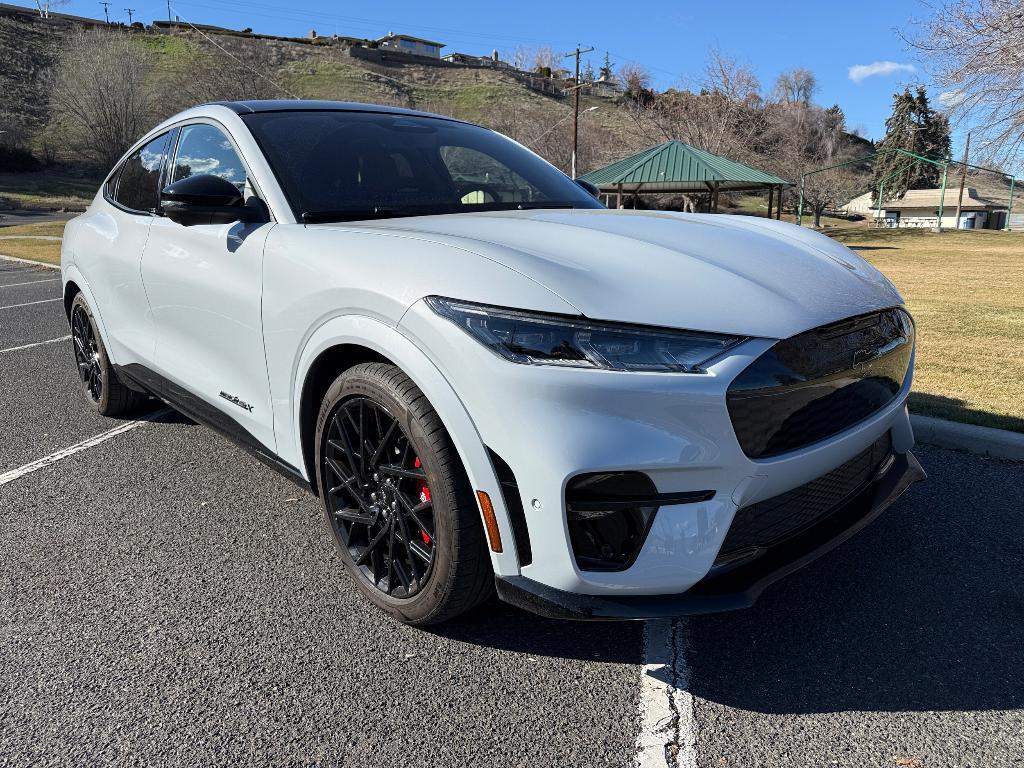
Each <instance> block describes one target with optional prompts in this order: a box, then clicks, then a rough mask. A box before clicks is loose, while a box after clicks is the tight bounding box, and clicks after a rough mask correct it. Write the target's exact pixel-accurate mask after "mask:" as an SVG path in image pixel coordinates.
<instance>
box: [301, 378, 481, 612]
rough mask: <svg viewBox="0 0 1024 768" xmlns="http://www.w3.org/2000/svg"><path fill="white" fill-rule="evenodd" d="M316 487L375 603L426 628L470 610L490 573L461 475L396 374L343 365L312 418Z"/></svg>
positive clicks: (418, 399)
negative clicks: (342, 370)
mask: <svg viewBox="0 0 1024 768" xmlns="http://www.w3.org/2000/svg"><path fill="white" fill-rule="evenodd" d="M316 441H317V481H318V483H319V487H320V493H321V497H322V498H323V502H324V509H325V512H326V515H327V520H328V522H329V524H330V526H331V530H332V531H333V533H334V536H335V540H336V541H337V544H338V549H339V551H340V552H341V555H342V558H343V559H344V562H345V566H346V568H347V569H348V570H349V572H350V573H352V575H353V576H354V577H355V581H356V585H357V586H358V587H359V589H360V591H362V592H363V593H364V594H366V595H367V596H368V597H369V598H370V599H371V600H372V601H373V602H374V603H376V604H377V605H378V606H380V607H382V608H384V609H385V610H387V611H388V612H389V613H391V614H392V615H394V616H395V617H397V618H399V619H400V620H402V621H405V622H408V623H412V624H431V623H436V622H438V621H443V620H445V619H447V618H450V617H452V616H454V615H455V614H457V613H461V612H462V611H464V610H467V609H469V608H471V607H472V606H474V605H476V604H477V603H478V602H480V601H481V600H482V599H484V598H486V597H487V595H488V594H489V593H490V589H491V586H492V582H493V574H492V572H491V568H490V562H489V559H488V555H487V550H486V546H485V541H484V536H483V529H482V526H481V524H480V518H479V512H478V511H477V508H476V502H475V499H474V495H473V492H472V489H471V488H470V485H469V481H468V479H467V478H466V473H465V470H464V469H463V467H462V465H461V463H460V462H459V459H458V456H457V454H456V452H455V449H454V447H453V446H452V443H451V438H450V437H449V436H448V434H447V432H446V431H445V429H444V426H443V425H442V424H441V421H440V419H439V418H438V416H437V413H436V412H435V411H434V410H433V408H431V406H430V404H429V402H427V399H426V398H425V397H424V396H423V394H422V393H421V392H420V391H419V390H418V389H417V388H416V386H415V385H414V384H413V383H412V382H411V381H410V380H409V379H408V378H407V377H406V376H405V375H404V374H403V373H402V372H401V371H400V370H399V369H397V368H395V367H394V366H391V365H384V364H381V363H368V364H365V365H358V366H356V367H354V368H351V369H349V370H348V371H346V372H345V373H343V374H342V375H341V376H339V377H338V379H337V380H336V381H335V382H334V384H333V385H332V386H331V387H330V389H329V390H328V392H327V394H326V396H325V398H324V401H323V405H322V407H321V409H320V415H319V419H318V422H317V436H316Z"/></svg>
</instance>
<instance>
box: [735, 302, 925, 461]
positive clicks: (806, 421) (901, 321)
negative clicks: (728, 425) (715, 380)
mask: <svg viewBox="0 0 1024 768" xmlns="http://www.w3.org/2000/svg"><path fill="white" fill-rule="evenodd" d="M913 350H914V324H913V321H912V320H911V319H910V315H908V314H907V313H906V312H905V311H904V310H902V309H899V308H896V309H888V310H885V311H884V312H874V313H871V314H868V315H861V316H858V317H854V318H850V319H849V320H843V321H841V322H838V323H832V324H830V325H826V326H822V327H820V328H815V329H814V330H811V331H807V332H806V333H802V334H800V335H799V336H794V337H792V338H789V339H785V340H783V341H780V342H778V343H777V344H775V345H774V346H773V347H772V348H771V349H769V350H768V351H766V352H765V353H764V354H762V355H761V356H760V357H758V358H757V360H755V361H754V362H753V363H751V364H750V365H749V366H747V368H746V369H744V371H743V372H742V373H741V374H740V375H739V376H737V377H736V379H735V380H734V381H733V382H732V384H730V385H729V391H728V394H727V395H726V402H727V404H728V407H729V416H730V418H731V419H732V424H733V429H734V430H735V431H736V437H737V438H738V439H739V443H740V446H741V447H742V448H743V452H744V453H746V454H747V456H749V457H751V458H755V459H761V458H768V457H770V456H777V455H779V454H782V453H786V452H788V451H793V450H796V449H798V448H802V447H804V446H806V445H810V444H812V443H816V442H818V441H820V440H824V439H826V438H828V437H831V436H832V435H835V434H837V433H838V432H841V431H843V430H844V429H846V428H848V427H851V426H853V425H854V424H856V423H857V422H860V421H863V420H864V419H866V418H868V417H869V416H871V415H872V414H874V413H876V412H877V411H879V410H880V409H882V408H884V407H885V406H886V405H888V404H889V403H890V402H892V400H893V398H895V397H896V395H897V394H898V393H899V391H900V389H901V388H902V387H903V382H904V380H905V379H906V376H907V371H908V370H909V369H910V357H911V354H912V353H913Z"/></svg>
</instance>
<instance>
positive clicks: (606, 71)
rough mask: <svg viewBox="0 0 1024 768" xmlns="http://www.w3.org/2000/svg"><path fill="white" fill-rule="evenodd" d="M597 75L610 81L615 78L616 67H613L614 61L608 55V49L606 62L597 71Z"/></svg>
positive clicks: (605, 56)
mask: <svg viewBox="0 0 1024 768" xmlns="http://www.w3.org/2000/svg"><path fill="white" fill-rule="evenodd" d="M597 76H598V77H599V78H600V79H601V80H605V81H607V82H609V83H610V82H612V81H613V80H614V79H615V69H614V68H613V67H612V61H611V58H609V56H608V51H605V52H604V64H602V65H601V68H600V69H599V70H598V71H597Z"/></svg>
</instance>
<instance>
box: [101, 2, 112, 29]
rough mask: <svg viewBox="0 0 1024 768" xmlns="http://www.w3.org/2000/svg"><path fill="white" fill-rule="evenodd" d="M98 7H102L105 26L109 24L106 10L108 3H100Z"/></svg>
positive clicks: (108, 6) (108, 15)
mask: <svg viewBox="0 0 1024 768" xmlns="http://www.w3.org/2000/svg"><path fill="white" fill-rule="evenodd" d="M100 5H102V6H103V20H104V21H106V22H107V24H109V23H110V14H109V13H108V12H107V9H108V8H110V3H108V2H100Z"/></svg>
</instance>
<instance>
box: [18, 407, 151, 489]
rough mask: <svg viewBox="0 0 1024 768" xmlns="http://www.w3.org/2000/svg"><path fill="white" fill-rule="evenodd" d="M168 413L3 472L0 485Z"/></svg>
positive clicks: (135, 421) (134, 422)
mask: <svg viewBox="0 0 1024 768" xmlns="http://www.w3.org/2000/svg"><path fill="white" fill-rule="evenodd" d="M169 413H171V409H170V408H161V409H160V410H159V411H155V412H154V413H151V414H149V415H148V416H143V417H142V418H141V419H136V420H134V421H129V422H125V423H124V424H121V425H120V426H117V427H114V428H113V429H108V430H107V431H106V432H100V433H99V434H98V435H93V436H92V437H90V438H87V439H85V440H83V441H82V442H80V443H75V444H74V445H71V446H68V447H67V448H62V449H61V450H59V451H57V452H56V453H51V454H50V455H49V456H44V457H43V458H41V459H36V460H35V461H33V462H29V463H28V464H25V465H23V466H21V467H18V468H17V469H11V470H8V471H7V472H4V473H3V474H2V475H0V485H7V483H10V482H13V481H14V480H17V479H18V478H20V477H24V476H25V475H28V474H31V473H32V472H35V471H36V470H39V469H43V468H44V467H49V466H50V465H51V464H56V463H57V462H58V461H61V460H63V459H66V458H68V456H74V455H75V454H76V453H80V452H82V451H84V450H87V449H89V448H94V447H95V446H97V445H99V444H100V443H105V442H106V441H107V440H109V439H110V438H112V437H117V436H118V435H120V434H123V433H125V432H128V431H129V430H132V429H135V428H136V427H141V426H142V425H143V424H148V423H149V422H151V421H155V420H156V419H159V418H162V417H164V416H166V415H168V414H169Z"/></svg>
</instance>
